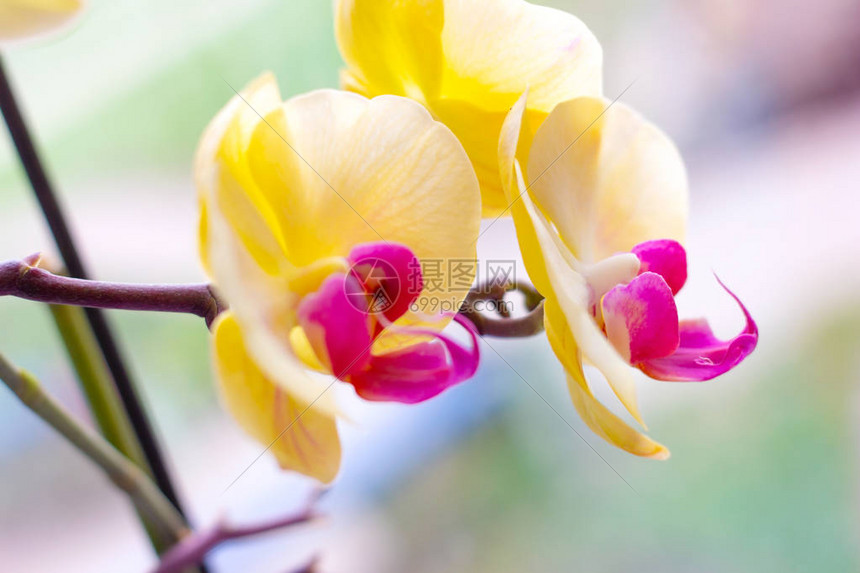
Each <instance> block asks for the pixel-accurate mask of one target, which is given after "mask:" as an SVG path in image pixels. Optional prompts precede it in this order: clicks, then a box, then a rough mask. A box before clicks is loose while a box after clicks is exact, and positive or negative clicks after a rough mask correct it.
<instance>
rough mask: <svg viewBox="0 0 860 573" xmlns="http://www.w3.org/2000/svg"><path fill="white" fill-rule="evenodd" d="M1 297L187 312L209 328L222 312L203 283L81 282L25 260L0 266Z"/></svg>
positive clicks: (73, 304) (209, 289)
mask: <svg viewBox="0 0 860 573" xmlns="http://www.w3.org/2000/svg"><path fill="white" fill-rule="evenodd" d="M30 261H32V259H30ZM0 296H16V297H18V298H23V299H27V300H33V301H37V302H44V303H48V304H63V305H68V306H82V307H87V308H110V309H118V310H143V311H155V312H178V313H187V314H194V315H196V316H199V317H202V318H205V319H206V322H207V324H210V325H211V323H212V321H213V320H215V317H216V316H218V314H219V313H220V312H221V311H222V310H223V309H224V305H223V304H222V303H220V302H219V301H218V299H217V298H216V297H215V294H214V293H213V291H212V289H211V287H210V286H209V285H205V284H191V285H137V284H125V283H111V282H103V281H89V280H81V279H75V278H69V277H64V276H60V275H55V274H53V273H51V272H49V271H48V270H46V269H43V268H39V267H38V266H34V263H32V262H28V261H27V260H25V261H9V262H5V263H0Z"/></svg>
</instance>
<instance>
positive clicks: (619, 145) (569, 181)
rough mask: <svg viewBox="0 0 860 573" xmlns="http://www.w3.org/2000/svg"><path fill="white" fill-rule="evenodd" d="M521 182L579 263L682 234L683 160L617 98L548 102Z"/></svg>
mask: <svg viewBox="0 0 860 573" xmlns="http://www.w3.org/2000/svg"><path fill="white" fill-rule="evenodd" d="M527 181H528V182H529V189H530V191H531V192H532V195H533V196H534V199H535V202H536V203H537V204H538V205H540V207H541V209H542V210H543V211H544V212H545V213H546V215H547V216H548V217H549V219H550V220H551V222H552V223H553V224H554V225H555V227H556V228H557V229H558V232H559V233H560V234H561V237H562V238H563V239H564V241H565V243H566V244H567V245H568V246H569V247H570V249H571V250H572V251H573V252H574V254H575V255H576V256H577V257H578V258H579V259H580V260H583V261H585V262H596V261H600V260H602V259H604V258H606V257H609V256H611V255H613V254H615V253H618V252H625V251H629V250H630V249H631V248H632V247H634V246H635V245H636V244H638V243H641V242H644V241H647V240H651V239H675V240H679V241H680V240H683V238H684V233H685V229H686V221H687V176H686V171H685V168H684V163H683V160H682V159H681V156H680V154H679V153H678V150H677V148H676V147H675V145H674V144H673V143H672V142H671V140H670V139H669V138H668V137H667V136H666V135H665V134H664V133H663V132H661V131H660V130H659V129H657V128H656V127H655V126H654V125H652V124H650V123H648V122H647V121H645V120H644V119H643V118H642V117H641V116H640V115H638V114H637V113H636V112H634V111H633V110H631V109H630V108H629V107H627V106H625V105H624V104H623V103H620V102H616V103H615V104H614V105H613V104H611V103H610V102H609V101H607V100H605V99H598V98H591V97H582V98H577V99H574V100H571V101H567V102H564V103H562V104H560V105H559V106H558V107H557V108H555V110H554V111H553V112H552V113H551V114H550V115H549V117H548V118H547V119H546V121H545V122H544V123H543V125H541V127H540V129H538V132H537V134H536V135H535V138H534V143H533V145H532V148H531V151H530V154H529V161H528V177H527Z"/></svg>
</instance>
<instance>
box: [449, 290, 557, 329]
mask: <svg viewBox="0 0 860 573" xmlns="http://www.w3.org/2000/svg"><path fill="white" fill-rule="evenodd" d="M512 290H516V291H519V292H520V293H521V294H522V295H523V297H524V298H525V303H526V313H525V314H523V315H521V316H516V317H512V316H510V315H509V314H508V313H507V310H506V309H507V307H506V306H505V305H504V304H500V303H502V302H504V299H505V295H506V294H507V293H508V292H510V291H512ZM487 301H490V302H494V303H497V304H496V305H495V306H496V308H497V312H498V314H500V316H501V318H495V317H491V316H489V315H487V314H486V313H484V312H482V311H480V310H478V308H477V303H479V302H487ZM543 301H544V299H543V296H541V295H540V293H538V292H537V291H536V290H535V289H534V287H532V286H531V285H527V284H525V283H516V284H505V285H479V286H477V287H475V288H474V289H472V290H471V291H470V292H469V294H468V295H467V296H466V300H465V301H464V302H463V306H462V307H461V308H460V314H461V315H463V316H464V317H466V318H467V319H469V320H470V321H471V322H472V324H474V325H475V329H476V330H477V331H478V334H480V335H481V336H493V337H496V338H526V337H529V336H534V335H535V334H539V333H540V332H543V329H544V326H543V314H544V312H543Z"/></svg>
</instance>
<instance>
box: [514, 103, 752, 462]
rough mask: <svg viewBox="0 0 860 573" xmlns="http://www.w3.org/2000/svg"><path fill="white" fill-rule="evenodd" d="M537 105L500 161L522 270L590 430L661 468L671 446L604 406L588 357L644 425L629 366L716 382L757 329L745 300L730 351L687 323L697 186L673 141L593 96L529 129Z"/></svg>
mask: <svg viewBox="0 0 860 573" xmlns="http://www.w3.org/2000/svg"><path fill="white" fill-rule="evenodd" d="M528 97H530V96H529V95H527V94H526V95H523V96H522V98H521V99H520V100H519V101H518V102H517V104H516V105H515V106H514V107H513V109H512V110H511V112H510V114H509V115H508V118H507V119H506V122H505V124H504V127H503V130H502V135H501V139H500V142H499V165H500V169H501V176H502V181H503V184H504V188H505V192H506V194H507V200H508V201H509V202H510V204H511V205H512V207H511V210H512V213H513V218H514V223H515V225H516V228H517V235H518V238H519V242H520V246H521V249H522V251H523V258H524V261H525V264H526V268H527V270H528V272H529V275H530V277H531V278H532V280H533V281H534V283H535V286H536V288H537V289H538V291H539V292H540V293H541V294H543V295H544V296H545V297H546V304H545V315H544V323H545V326H546V331H547V336H548V338H549V341H550V344H551V346H552V348H553V350H554V352H555V354H556V356H557V357H558V358H559V360H560V361H561V362H562V364H563V365H564V368H565V371H566V373H567V378H568V386H569V388H570V393H571V397H572V399H573V403H574V405H575V407H576V409H577V411H578V412H579V414H580V415H581V416H582V418H583V420H584V421H585V423H586V424H587V425H588V426H589V427H590V428H591V429H592V430H593V431H594V432H595V433H596V434H598V435H599V436H601V437H602V438H604V439H605V440H607V441H608V442H610V443H611V444H613V445H615V446H618V447H619V448H622V449H624V450H626V451H628V452H630V453H633V454H636V455H639V456H644V457H650V458H656V459H665V458H667V457H668V456H669V450H668V449H666V448H665V447H664V446H663V445H661V444H659V443H657V442H655V441H654V440H652V439H650V438H649V437H647V436H645V435H643V434H642V433H640V432H639V431H637V430H635V429H634V428H632V427H631V426H629V425H628V424H627V423H625V422H624V421H623V420H622V419H621V418H619V417H618V416H616V415H615V414H613V413H612V412H611V411H610V410H609V409H608V408H607V407H606V406H604V405H603V404H601V403H600V402H599V401H598V400H597V399H596V398H595V396H594V394H593V393H592V391H591V388H590V387H589V384H588V381H587V380H586V377H585V374H584V372H583V360H587V361H588V362H590V363H591V364H593V365H594V366H596V367H597V368H598V369H599V370H600V371H601V372H602V373H603V375H604V376H605V378H606V380H607V382H608V383H609V385H610V386H611V388H612V390H613V391H614V393H615V394H616V396H617V397H618V398H619V400H620V402H621V403H622V405H623V406H624V408H625V409H626V410H627V412H629V413H630V415H631V416H632V417H633V418H634V419H635V420H637V421H638V422H639V423H640V424H642V425H643V426H644V423H643V422H642V417H641V415H640V412H639V408H638V405H637V400H636V388H635V380H634V377H633V374H634V369H633V367H636V368H638V369H640V370H642V371H643V372H645V373H646V374H647V375H649V376H650V377H652V378H655V379H659V380H669V381H702V380H708V379H710V378H714V377H716V376H719V375H721V374H723V373H725V372H727V371H728V370H730V369H732V368H734V367H735V366H737V365H738V364H739V363H740V362H741V361H742V360H743V359H744V358H745V357H746V356H747V355H749V353H750V352H752V351H753V349H754V348H755V345H756V342H757V340H758V331H757V328H756V325H755V322H753V320H752V318H751V317H750V315H749V313H748V312H747V311H746V309H745V308H744V307H743V305H742V304H741V303H740V301H739V300H738V299H737V297H735V300H736V301H737V302H738V304H739V305H740V307H741V309H742V310H743V313H744V315H745V317H746V327H745V328H744V330H743V332H741V333H740V334H739V335H738V336H737V337H735V338H733V339H731V340H729V341H721V340H718V339H717V338H716V337H714V335H713V333H712V332H711V329H710V327H709V326H708V324H707V322H705V321H704V320H692V321H690V320H685V321H680V322H679V320H678V313H677V308H676V306H675V301H674V295H675V294H676V293H677V292H678V290H680V288H681V287H682V286H683V285H684V282H685V281H686V278H687V262H686V252H685V251H684V249H683V247H682V246H681V244H680V243H679V241H681V240H682V239H683V237H684V233H685V227H686V219H687V178H686V172H685V168H684V164H683V161H682V159H681V157H680V154H679V153H678V151H677V149H676V148H675V146H674V145H673V144H672V142H671V141H670V140H669V139H668V137H666V136H665V135H664V134H663V133H662V132H661V131H659V130H658V129H657V128H656V127H654V126H653V125H651V124H650V123H648V122H647V121H645V120H644V119H643V118H642V117H641V116H639V115H638V114H636V113H635V112H633V111H632V110H631V109H630V108H628V107H627V106H625V105H623V104H621V103H615V104H612V103H610V102H608V101H606V100H605V99H602V98H593V97H581V98H576V99H573V100H570V101H567V102H563V103H562V104H560V105H559V106H558V107H556V109H555V110H554V111H553V112H552V113H551V114H550V115H549V116H548V117H547V118H546V120H545V121H544V122H543V124H542V125H540V127H539V128H538V129H537V130H536V131H533V130H532V129H531V128H530V127H529V126H527V125H525V124H526V123H527V122H528V119H529V118H528V117H527V115H526V114H525V111H526V109H527V107H526V100H527V98H528ZM531 133H534V136H533V139H531V138H530V137H529V134H531ZM522 134H526V137H527V138H528V139H527V141H526V142H525V143H524V142H523V137H522ZM730 294H731V293H730ZM732 296H733V297H734V295H732Z"/></svg>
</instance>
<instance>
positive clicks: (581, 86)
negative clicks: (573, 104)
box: [442, 0, 603, 112]
mask: <svg viewBox="0 0 860 573" xmlns="http://www.w3.org/2000/svg"><path fill="white" fill-rule="evenodd" d="M442 46H443V49H444V51H445V69H444V72H445V79H444V83H443V85H442V96H443V97H446V98H451V99H460V100H464V101H471V102H473V103H475V104H477V105H480V106H481V107H483V108H484V109H486V110H492V111H500V112H506V111H507V110H508V109H509V108H510V107H511V105H512V104H513V103H514V102H515V101H516V100H517V99H518V98H519V97H520V94H522V93H523V91H524V90H525V89H526V88H528V89H529V92H530V96H529V106H530V107H531V108H532V109H536V110H541V111H545V112H549V111H551V110H552V108H553V107H555V106H556V105H557V104H558V103H559V102H562V101H565V100H567V99H570V98H573V97H577V96H581V95H600V93H601V90H602V85H601V82H602V63H603V52H602V50H601V48H600V44H599V43H598V42H597V39H596V38H595V37H594V34H592V33H591V31H590V30H589V29H588V27H586V25H585V24H583V23H582V21H581V20H579V19H578V18H576V17H575V16H573V15H572V14H569V13H567V12H563V11H561V10H556V9H554V8H548V7H545V6H537V5H534V4H530V3H528V2H525V1H524V0H492V1H489V2H488V1H487V0H446V2H445V26H444V29H443V32H442Z"/></svg>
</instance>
